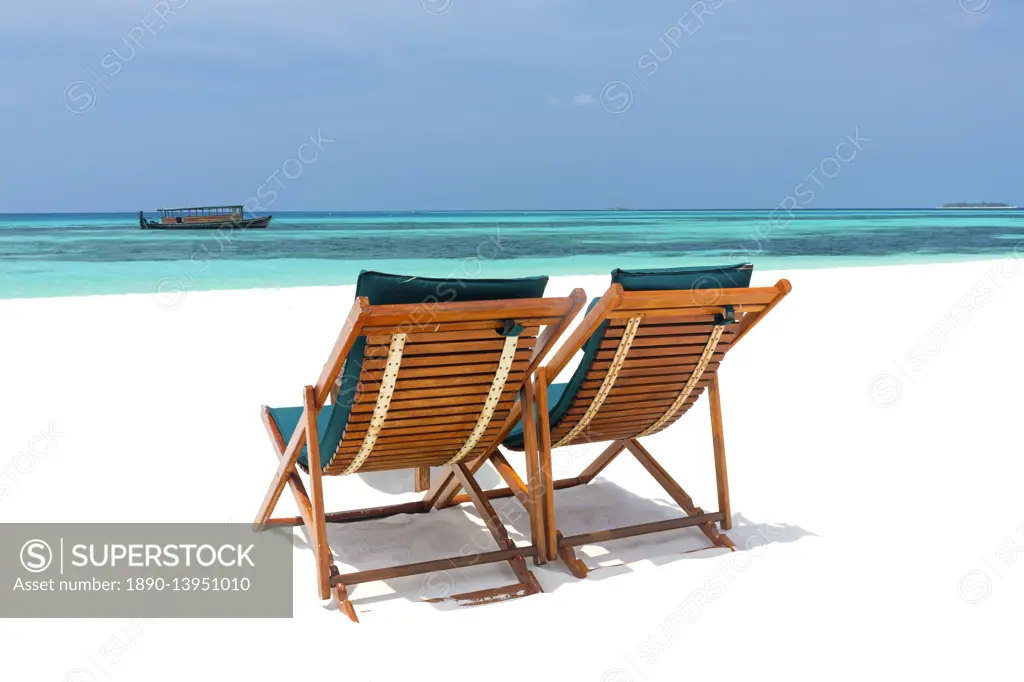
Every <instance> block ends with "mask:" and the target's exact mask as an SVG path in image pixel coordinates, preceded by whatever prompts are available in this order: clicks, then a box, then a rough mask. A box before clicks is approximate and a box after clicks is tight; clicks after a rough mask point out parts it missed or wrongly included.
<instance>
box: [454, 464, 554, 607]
mask: <svg viewBox="0 0 1024 682" xmlns="http://www.w3.org/2000/svg"><path fill="white" fill-rule="evenodd" d="M452 471H453V472H454V474H455V477H456V478H457V479H459V483H461V484H462V487H463V488H464V489H465V490H466V493H467V494H468V495H469V497H470V499H471V500H472V501H473V506H474V507H476V510H477V512H479V514H480V516H481V518H482V519H483V521H484V523H485V524H486V525H487V529H488V530H490V531H491V535H492V536H493V537H494V540H495V542H497V543H498V547H499V549H503V550H512V549H515V548H516V545H515V543H514V542H512V539H511V538H509V536H508V531H506V530H505V525H504V524H503V523H502V522H501V519H500V518H498V514H497V513H496V512H495V511H494V507H492V506H491V503H490V502H489V501H488V500H487V497H486V496H485V495H484V494H483V491H482V490H481V489H480V485H479V484H478V483H477V482H476V479H475V478H473V474H471V473H470V472H469V469H468V468H467V467H466V465H465V464H463V463H462V462H457V463H456V464H455V465H453V466H452ZM508 563H509V565H510V566H511V567H512V570H513V572H515V574H516V577H517V578H519V582H520V584H521V585H522V586H523V587H525V588H526V593H527V594H535V593H537V592H543V591H544V590H542V589H541V586H540V583H539V582H537V579H536V578H535V577H534V575H533V573H532V572H531V571H530V569H528V568H527V567H526V561H525V560H524V559H523V557H521V556H515V557H513V558H511V559H509V560H508Z"/></svg>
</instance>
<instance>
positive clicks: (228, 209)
mask: <svg viewBox="0 0 1024 682" xmlns="http://www.w3.org/2000/svg"><path fill="white" fill-rule="evenodd" d="M189 211H199V212H203V213H219V212H224V213H241V212H242V206H241V205H239V206H189V207H187V208H158V209H157V212H158V213H187V212H189Z"/></svg>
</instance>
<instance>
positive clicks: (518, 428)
mask: <svg viewBox="0 0 1024 682" xmlns="http://www.w3.org/2000/svg"><path fill="white" fill-rule="evenodd" d="M568 385H569V384H551V385H550V386H548V412H549V413H550V412H551V411H552V410H551V407H550V406H551V405H554V404H556V403H558V401H559V400H561V399H562V395H563V394H564V393H565V387H566V386H568ZM502 444H503V445H504V446H505V447H508V448H512V449H513V450H522V449H523V421H522V420H519V423H518V424H516V425H515V426H514V427H513V428H512V431H511V432H510V433H509V434H508V438H506V439H505V442H504V443H502Z"/></svg>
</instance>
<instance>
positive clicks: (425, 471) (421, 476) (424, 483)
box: [416, 467, 430, 493]
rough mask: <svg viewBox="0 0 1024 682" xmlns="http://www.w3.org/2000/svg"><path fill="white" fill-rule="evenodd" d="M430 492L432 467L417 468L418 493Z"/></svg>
mask: <svg viewBox="0 0 1024 682" xmlns="http://www.w3.org/2000/svg"><path fill="white" fill-rule="evenodd" d="M428 490H430V467H416V492H418V493H423V492H426V491H428Z"/></svg>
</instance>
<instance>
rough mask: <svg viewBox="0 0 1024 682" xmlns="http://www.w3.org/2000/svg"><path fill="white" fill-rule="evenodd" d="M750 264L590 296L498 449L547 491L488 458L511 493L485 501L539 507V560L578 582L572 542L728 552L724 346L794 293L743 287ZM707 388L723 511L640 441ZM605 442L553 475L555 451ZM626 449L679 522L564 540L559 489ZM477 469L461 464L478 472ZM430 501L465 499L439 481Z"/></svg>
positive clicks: (658, 275) (659, 274)
mask: <svg viewBox="0 0 1024 682" xmlns="http://www.w3.org/2000/svg"><path fill="white" fill-rule="evenodd" d="M752 271H753V266H752V265H749V264H744V265H738V266H731V267H723V268H710V269H702V268H682V269H676V270H653V271H642V272H627V271H623V270H615V271H613V272H612V285H611V287H610V288H609V289H608V291H607V292H606V293H605V294H604V296H602V297H601V298H600V299H594V300H593V301H592V302H591V305H590V308H589V310H588V312H587V314H586V316H585V317H584V319H583V321H582V322H581V323H580V325H579V326H578V327H577V328H576V329H575V330H574V331H573V333H572V334H571V335H570V336H569V337H568V338H567V339H566V341H565V343H564V344H563V345H562V346H561V348H559V350H558V351H557V352H556V353H555V354H554V356H553V357H552V359H551V363H550V365H549V366H547V367H540V368H538V371H537V374H536V379H535V380H534V381H531V383H530V384H528V386H527V390H525V391H523V401H522V405H520V404H519V403H517V404H516V405H515V406H514V408H513V412H512V414H511V415H510V420H511V419H513V418H518V415H519V414H520V412H521V411H522V412H523V413H525V414H526V415H530V414H532V413H533V412H534V409H536V411H537V413H538V414H539V419H537V420H536V424H537V428H538V432H537V433H531V423H532V422H533V420H530V419H526V420H524V422H523V423H521V424H519V425H517V426H516V427H515V428H514V429H510V430H509V431H510V435H509V436H508V437H507V438H506V439H505V440H504V443H503V445H504V446H505V447H507V448H509V449H512V450H520V451H522V450H525V452H526V460H527V462H530V461H531V460H537V463H536V464H535V466H537V467H539V470H540V475H541V479H542V482H543V485H544V490H543V493H542V494H541V495H540V496H536V495H529V492H530V487H529V485H527V484H524V483H523V481H522V480H521V479H519V477H518V476H517V475H516V473H515V471H513V470H512V468H511V467H510V466H508V462H507V461H506V460H505V459H504V457H503V456H502V455H501V453H500V452H495V453H490V454H489V455H488V457H487V459H489V460H490V461H491V462H492V463H495V466H496V468H497V469H498V472H499V473H500V474H501V476H502V478H503V479H504V480H505V482H506V484H507V485H508V488H503V489H499V490H496V491H490V495H491V497H501V496H508V495H516V496H517V497H519V498H520V500H521V501H523V502H524V504H526V503H532V504H537V505H539V507H540V511H539V513H540V515H541V517H542V519H543V521H544V532H545V538H546V539H545V544H546V547H545V549H544V554H545V556H547V557H549V558H552V559H553V558H554V557H555V556H556V554H557V555H558V556H560V557H561V558H562V560H563V561H564V562H565V563H566V565H567V566H568V568H569V570H570V571H571V572H572V573H573V575H575V576H576V577H579V578H582V577H585V576H586V574H587V570H588V569H587V567H586V566H585V565H584V564H583V562H582V561H580V560H579V559H578V558H577V557H576V554H575V551H574V550H573V547H576V546H579V545H582V544H586V543H592V542H601V541H606V540H613V539H616V538H622V537H629V536H633V535H641V534H645V533H655V532H660V531H664V530H670V529H675V528H682V527H687V526H697V527H698V528H699V529H700V530H701V531H703V533H704V534H705V535H706V536H707V537H708V539H709V540H710V541H711V542H712V544H713V545H714V546H718V547H728V548H730V549H734V546H733V543H732V542H731V541H730V540H729V538H728V537H727V536H726V535H725V534H724V533H720V532H719V531H718V529H716V528H715V525H714V524H715V523H716V522H717V523H718V524H719V525H720V527H721V529H722V530H728V529H729V528H731V527H732V521H731V517H732V514H731V508H730V503H729V484H728V475H727V472H726V463H725V438H724V435H723V426H722V408H721V402H720V398H719V387H718V368H719V365H720V363H721V362H722V359H723V358H724V357H725V355H726V353H728V352H729V350H730V349H732V348H733V347H735V345H736V344H737V343H738V342H739V341H740V339H742V338H743V337H744V336H746V335H747V333H749V332H750V330H751V329H752V328H753V327H754V325H756V324H757V323H758V322H759V321H760V320H761V319H763V318H764V316H765V315H766V314H767V313H768V311H770V310H771V309H772V308H774V307H775V306H776V305H778V303H779V301H781V300H782V299H783V298H784V297H785V296H786V295H787V294H788V293H789V291H790V289H791V286H790V283H789V282H788V281H787V280H779V282H778V283H777V284H776V285H775V286H773V287H763V288H749V283H750V276H751V274H752ZM580 350H582V351H583V357H582V359H581V361H580V364H579V366H578V367H577V368H576V370H575V372H574V373H573V375H572V377H571V378H570V379H569V381H568V382H567V383H564V384H552V383H551V382H552V380H553V379H555V378H556V377H557V376H558V374H559V373H560V372H561V371H562V370H563V369H564V368H565V367H566V365H567V364H568V363H569V362H570V360H571V359H572V358H573V356H574V355H576V353H577V352H578V351H580ZM705 389H707V392H708V398H709V400H710V409H711V428H712V435H713V445H714V458H715V472H716V478H717V484H718V511H716V512H706V511H704V510H703V509H701V508H700V507H697V506H696V505H695V504H694V503H693V500H692V499H691V498H690V496H689V495H688V494H687V493H686V492H685V491H684V490H683V488H682V487H680V485H679V484H678V483H676V481H675V480H673V479H672V477H671V476H669V474H668V472H667V471H665V469H664V468H662V466H661V465H660V464H659V463H658V462H657V461H655V459H654V457H653V456H652V455H651V454H650V453H649V452H648V451H647V449H646V448H644V446H643V445H641V444H640V441H639V440H638V439H640V438H643V437H645V436H649V435H652V434H655V433H658V432H659V431H662V430H664V429H666V428H668V427H669V426H671V425H672V424H673V423H675V422H676V421H677V420H679V418H680V417H682V416H683V415H684V414H685V413H686V412H687V411H688V410H689V409H690V408H691V407H692V406H693V404H694V403H695V402H696V401H697V399H698V398H699V397H700V395H701V393H703V392H704V390H705ZM603 441H611V444H610V445H609V446H608V448H607V449H605V450H604V451H603V452H602V453H601V454H600V455H598V456H597V458H596V459H595V460H594V461H593V462H592V463H591V464H590V465H589V466H588V467H586V469H585V470H584V471H583V472H582V473H581V474H580V475H579V476H577V477H573V478H568V479H561V480H557V481H556V480H553V477H552V471H551V448H553V447H563V446H568V445H576V444H582V443H591V442H603ZM624 450H628V451H629V452H630V453H631V454H632V455H633V456H634V457H635V458H636V459H637V460H638V461H639V462H640V464H641V465H642V466H643V467H644V468H645V469H646V470H647V471H648V473H650V474H651V476H652V477H653V478H654V479H655V480H656V481H657V482H658V483H659V484H660V485H661V486H662V487H663V488H664V489H665V491H666V492H667V493H668V495H669V496H670V497H671V498H672V499H673V500H674V501H675V502H676V504H678V505H679V506H680V507H681V508H682V509H683V511H684V512H685V513H686V515H687V516H686V517H683V518H680V519H671V520H667V521H659V522H654V523H645V524H640V525H635V526H629V527H624V528H614V529H608V530H601V531H597V532H592V533H585V534H581V535H574V536H570V537H564V536H563V535H562V534H561V533H559V532H558V530H557V528H556V525H555V505H554V490H555V489H561V488H568V487H572V486H577V485H582V484H586V483H589V482H590V481H592V480H593V479H594V478H595V477H596V476H597V475H598V474H599V473H600V472H601V471H602V470H603V469H604V468H605V467H606V466H608V464H609V463H611V462H612V460H614V459H615V457H617V456H618V455H619V454H620V453H621V452H623V451H624ZM483 462H484V459H483V458H478V459H477V460H474V461H473V462H471V463H470V464H469V466H468V470H469V471H470V472H475V471H476V470H477V469H478V468H479V467H480V466H481V465H482V464H483ZM435 485H436V486H437V487H439V488H440V490H439V492H438V495H437V502H436V504H437V506H439V507H444V506H447V505H449V504H453V503H458V502H461V501H463V500H464V499H465V497H466V496H465V495H456V492H457V491H458V488H459V482H458V481H457V480H454V479H453V478H452V477H448V478H447V479H446V480H445V481H438V482H437V483H436V484H435Z"/></svg>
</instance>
